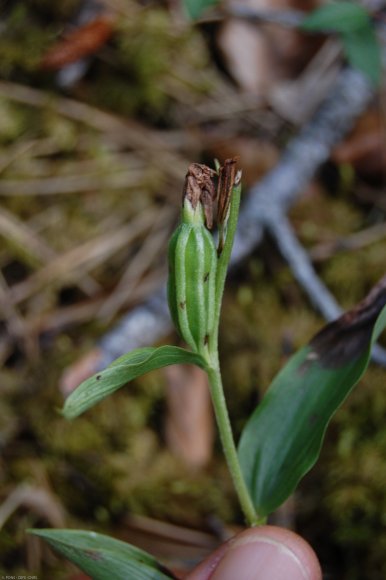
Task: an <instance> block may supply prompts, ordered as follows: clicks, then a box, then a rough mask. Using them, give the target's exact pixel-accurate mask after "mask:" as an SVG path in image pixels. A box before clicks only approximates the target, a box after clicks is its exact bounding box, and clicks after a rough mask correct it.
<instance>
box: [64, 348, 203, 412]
mask: <svg viewBox="0 0 386 580" xmlns="http://www.w3.org/2000/svg"><path fill="white" fill-rule="evenodd" d="M183 363H185V364H186V363H189V364H195V365H197V366H199V367H201V368H205V361H204V359H203V358H202V357H201V356H200V355H198V354H195V353H193V352H190V351H188V350H185V349H183V348H178V347H177V346H160V347H158V348H155V347H145V348H138V349H136V350H133V351H132V352H129V353H128V354H125V355H123V356H121V357H120V358H118V359H117V360H115V361H114V362H113V363H112V364H111V365H109V366H108V367H107V368H106V369H105V370H103V371H101V372H100V373H97V374H96V375H93V376H92V377H90V378H89V379H87V380H86V381H84V382H83V383H82V384H81V385H79V387H77V389H75V391H73V392H72V393H71V395H70V396H69V397H68V399H67V400H66V402H65V404H64V407H63V411H62V412H63V415H64V416H65V417H66V418H67V419H73V418H74V417H77V416H78V415H80V414H81V413H83V412H84V411H86V410H87V409H89V408H90V407H92V406H93V405H95V404H96V403H99V401H101V400H102V399H104V398H105V397H107V396H108V395H110V394H111V393H113V392H114V391H116V390H117V389H119V388H120V387H123V386H124V385H126V383H128V382H129V381H132V380H133V379H136V378H137V377H140V376H141V375H143V374H145V373H148V372H149V371H154V370H155V369H160V368H162V367H166V366H168V365H174V364H183Z"/></svg>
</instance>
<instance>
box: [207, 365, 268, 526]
mask: <svg viewBox="0 0 386 580" xmlns="http://www.w3.org/2000/svg"><path fill="white" fill-rule="evenodd" d="M213 363H216V364H215V366H211V367H209V368H208V369H207V373H208V377H209V384H210V391H211V396H212V402H213V407H214V411H215V415H216V421H217V426H218V430H219V433H220V438H221V443H222V447H223V450H224V455H225V458H226V461H227V464H228V469H229V471H230V473H231V476H232V480H233V484H234V486H235V490H236V493H237V496H238V498H239V501H240V505H241V509H242V510H243V513H244V515H245V518H246V520H247V522H248V524H249V525H250V526H256V525H258V524H262V523H264V521H265V520H263V518H260V517H259V516H258V514H257V513H256V510H255V508H254V506H253V503H252V499H251V496H250V495H249V492H248V489H247V486H246V484H245V480H244V477H243V474H242V473H241V468H240V463H239V459H238V456H237V450H236V446H235V442H234V439H233V433H232V428H231V424H230V420H229V415H228V409H227V406H226V401H225V397H224V391H223V386H222V380H221V373H220V369H219V366H218V361H213Z"/></svg>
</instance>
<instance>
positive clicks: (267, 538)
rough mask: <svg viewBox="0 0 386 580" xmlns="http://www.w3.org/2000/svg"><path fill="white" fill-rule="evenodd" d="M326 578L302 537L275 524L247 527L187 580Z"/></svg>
mask: <svg viewBox="0 0 386 580" xmlns="http://www.w3.org/2000/svg"><path fill="white" fill-rule="evenodd" d="M209 579H210V580H322V572H321V568H320V565H319V562H318V559H317V557H316V555H315V553H314V551H313V549H312V548H311V546H310V545H309V544H308V543H307V542H306V541H305V540H303V538H301V537H300V536H298V535H297V534H295V533H294V532H291V531H289V530H285V529H284V528H278V527H275V526H261V527H257V528H250V529H248V530H244V531H243V532H241V533H240V534H238V535H237V536H235V537H234V538H232V539H231V540H229V542H227V543H226V544H224V545H222V546H221V547H220V548H218V550H216V551H215V552H214V553H213V554H211V555H210V556H209V557H208V558H207V559H206V560H205V561H204V562H202V563H201V564H200V565H199V566H198V567H197V568H196V569H195V570H193V572H191V573H190V574H189V575H188V577H187V579H186V580H209Z"/></svg>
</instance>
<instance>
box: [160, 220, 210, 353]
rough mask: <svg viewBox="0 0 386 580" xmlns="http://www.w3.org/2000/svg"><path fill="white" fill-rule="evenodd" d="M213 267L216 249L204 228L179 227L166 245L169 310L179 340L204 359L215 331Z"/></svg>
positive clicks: (196, 226) (195, 226) (202, 226)
mask: <svg viewBox="0 0 386 580" xmlns="http://www.w3.org/2000/svg"><path fill="white" fill-rule="evenodd" d="M216 266H217V253H216V248H215V245H214V241H213V238H212V236H211V234H210V233H209V231H208V230H207V229H206V227H205V226H204V225H203V224H201V223H182V224H181V225H180V226H179V227H178V228H177V230H176V232H175V233H174V235H173V237H172V238H171V240H170V243H169V281H168V301H169V308H170V312H171V315H172V318H173V322H174V324H175V326H176V328H177V330H178V331H179V333H180V334H181V336H182V337H183V338H184V340H185V341H186V342H187V343H188V345H189V346H190V347H191V349H192V350H194V351H195V352H199V353H200V354H203V355H204V354H205V353H206V352H207V349H208V346H209V344H210V340H211V336H212V333H213V327H214V301H215V280H216Z"/></svg>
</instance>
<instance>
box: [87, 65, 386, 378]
mask: <svg viewBox="0 0 386 580" xmlns="http://www.w3.org/2000/svg"><path fill="white" fill-rule="evenodd" d="M372 97H373V90H372V88H371V86H370V84H369V83H368V81H367V79H366V78H365V76H364V75H362V74H361V73H360V72H359V71H356V70H354V69H351V68H347V69H344V70H342V72H341V73H340V75H339V77H338V79H337V82H336V84H335V86H334V87H333V90H332V91H331V94H330V95H329V97H328V98H327V99H326V101H325V102H324V103H323V105H322V107H321V108H320V109H319V110H318V111H317V112H316V114H315V115H314V117H313V119H312V120H311V121H310V122H309V123H308V124H307V125H306V126H305V127H304V128H303V129H302V130H301V131H300V132H299V134H298V135H297V136H296V137H294V139H293V140H292V141H291V142H290V143H289V145H288V146H287V148H286V149H285V151H284V153H283V155H282V157H281V159H280V161H279V162H278V164H277V165H276V167H275V168H274V169H273V170H272V171H271V172H270V173H268V174H267V175H266V176H265V177H264V178H263V179H262V180H261V181H260V182H259V183H257V184H256V185H255V186H253V187H252V188H251V190H250V192H249V195H248V197H247V199H246V201H245V203H244V204H243V207H242V209H241V212H240V219H239V226H238V230H237V234H236V238H235V245H234V250H233V254H232V261H231V265H232V266H235V265H236V264H238V263H239V262H241V261H242V260H243V259H244V258H246V257H247V256H248V255H249V254H250V253H251V252H252V251H253V250H254V249H255V248H256V246H257V245H258V244H259V243H260V241H261V238H262V236H263V232H264V230H265V229H269V231H270V232H271V234H273V235H274V237H275V239H276V241H277V244H278V247H279V249H280V250H281V252H282V254H283V257H284V258H285V259H286V260H287V261H288V263H289V265H290V266H291V268H292V270H293V273H294V276H295V277H296V279H297V280H298V282H299V283H300V284H301V285H302V287H303V288H304V290H305V292H306V293H307V295H308V296H309V299H310V301H311V303H312V304H313V305H314V306H315V307H316V308H317V309H318V310H319V312H320V313H321V314H322V315H323V316H324V317H325V318H326V319H327V320H331V319H333V318H336V317H337V316H339V314H340V312H341V309H340V307H339V305H338V304H337V302H336V300H335V299H334V297H333V296H332V295H331V293H330V292H329V290H328V289H327V288H326V287H325V285H324V284H323V283H322V282H321V280H320V279H319V278H318V276H317V275H316V273H315V271H314V269H313V266H312V264H311V261H310V259H309V256H308V254H307V253H306V251H305V250H304V248H303V247H302V246H301V244H300V242H299V241H298V240H297V238H296V236H295V234H294V232H293V231H292V228H291V227H290V224H289V222H288V220H287V218H286V212H287V210H288V208H289V207H290V206H291V204H293V203H294V201H295V200H296V197H297V196H298V195H299V193H301V191H302V190H304V188H305V186H306V185H307V184H308V183H309V181H310V180H311V179H312V177H313V176H314V174H315V172H316V171H317V170H318V168H319V167H320V166H321V164H322V163H324V162H325V161H326V160H327V159H328V158H329V155H330V152H331V149H332V148H333V146H334V145H335V144H336V143H338V142H339V141H340V140H341V139H342V138H343V137H344V136H345V134H346V133H347V132H348V130H349V129H350V128H351V127H352V125H353V123H354V122H355V120H356V118H357V117H358V115H359V114H360V113H361V112H362V111H364V110H365V109H366V107H367V106H368V104H369V102H370V100H371V98H372ZM170 330H171V321H170V318H169V315H168V310H167V306H166V296H165V290H164V289H160V290H159V291H158V292H157V293H156V294H155V295H154V296H153V297H152V298H151V299H150V300H148V301H147V302H145V303H144V304H142V305H141V306H139V307H138V308H135V309H134V310H132V311H131V312H130V313H129V314H127V315H126V316H125V317H124V318H123V319H122V321H121V322H120V323H119V324H118V326H116V327H115V328H113V330H112V331H111V332H109V333H108V334H106V335H105V336H104V337H103V338H102V340H101V342H100V345H99V346H100V349H101V350H102V353H103V360H102V361H101V367H103V366H105V365H106V364H108V363H110V362H111V361H112V360H114V359H115V358H116V357H117V356H120V355H121V354H123V353H124V352H127V351H128V350H130V349H131V348H135V347H139V346H144V345H148V344H152V343H154V342H156V341H157V340H159V339H161V338H163V337H164V336H165V335H166V334H167V333H168V332H169V331H170ZM374 354H375V358H376V360H377V361H378V362H381V363H382V364H386V354H385V353H384V351H383V350H382V349H381V348H380V347H377V350H376V351H375V353H374Z"/></svg>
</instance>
